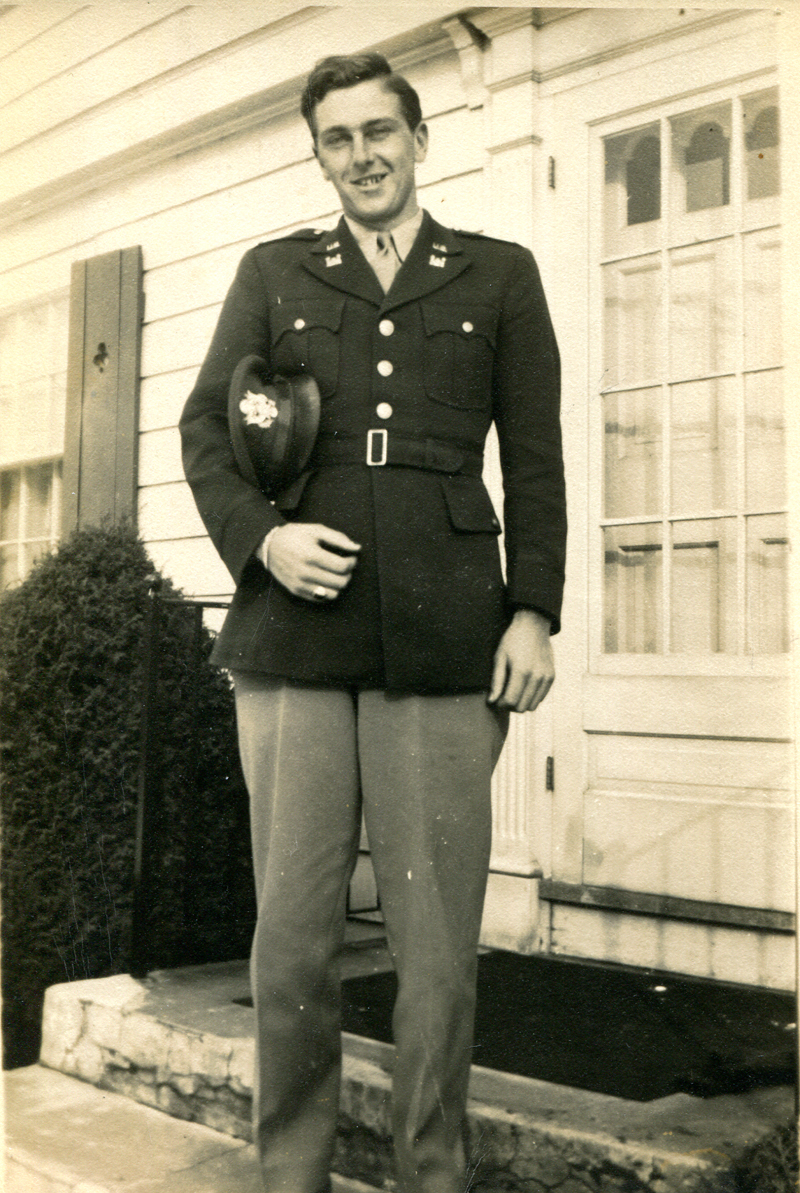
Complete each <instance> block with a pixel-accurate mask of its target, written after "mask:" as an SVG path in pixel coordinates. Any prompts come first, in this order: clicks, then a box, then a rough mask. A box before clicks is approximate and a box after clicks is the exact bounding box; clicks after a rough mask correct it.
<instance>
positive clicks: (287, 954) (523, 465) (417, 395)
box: [181, 54, 565, 1193]
mask: <svg viewBox="0 0 800 1193" xmlns="http://www.w3.org/2000/svg"><path fill="white" fill-rule="evenodd" d="M302 110H303V115H304V116H305V118H306V120H307V121H308V124H309V127H310V129H311V133H312V136H313V144H314V153H315V155H316V157H317V161H318V162H319V165H320V167H321V168H322V172H323V174H324V176H325V178H326V179H328V180H329V181H330V182H331V183H332V184H333V186H334V188H335V189H336V191H337V193H338V195H339V199H340V201H341V204H342V207H343V210H344V215H343V218H342V219H341V220H340V222H339V224H338V226H337V228H336V229H335V231H333V232H320V231H317V230H311V229H307V230H303V231H300V232H296V233H294V234H292V235H291V236H287V237H285V238H283V239H280V240H274V241H272V242H270V243H268V244H262V245H259V246H257V247H256V248H255V249H253V250H251V251H250V252H248V253H247V254H246V255H245V257H244V259H243V260H242V262H241V264H240V267H239V270H238V273H237V275H236V279H235V281H234V283H233V285H232V287H231V290H230V291H229V293H228V296H227V299H226V301H225V304H224V307H223V310H222V313H221V316H220V320H219V323H218V326H217V329H216V332H215V335H214V339H213V342H212V344H211V348H210V351H209V353H208V356H207V358H206V361H205V363H204V365H203V367H202V369H201V371H200V375H199V377H198V381H197V384H196V386H195V389H194V391H193V392H192V394H191V396H190V398H189V400H188V402H187V405H186V408H185V411H184V414H183V417H182V420H181V429H182V434H183V440H184V462H185V467H186V474H187V477H188V479H189V482H190V484H191V485H192V488H193V491H194V494H195V497H196V500H197V504H198V507H199V509H200V512H201V514H202V516H203V519H204V521H205V524H206V526H207V528H208V531H209V534H210V535H211V537H212V539H213V541H214V543H215V545H216V546H217V548H218V549H219V551H220V553H221V555H222V557H223V559H224V560H225V562H226V564H227V566H228V567H229V569H230V570H231V572H232V574H233V576H234V578H235V580H236V582H237V588H236V594H235V597H234V600H233V603H232V606H231V610H230V612H229V614H228V618H227V620H226V623H225V626H224V628H223V630H222V632H221V634H220V636H219V639H218V641H217V644H216V646H215V654H214V661H215V662H217V663H219V664H220V665H222V666H224V667H228V668H230V669H231V670H232V671H233V673H234V680H235V690H236V708H237V718H238V724H239V740H240V747H241V754H242V760H243V765H244V771H245V777H246V779H247V783H248V788H249V791H250V796H251V816H252V833H253V850H254V861H255V874H256V883H257V896H258V924H257V928H256V933H255V939H254V945H253V954H252V967H251V975H252V983H253V996H254V1003H255V1007H256V1016H257V1061H256V1069H257V1071H256V1080H255V1086H256V1090H255V1137H256V1141H257V1145H258V1150H259V1155H260V1159H261V1165H262V1173H263V1177H264V1182H265V1187H266V1189H267V1190H268V1193H276V1191H278V1190H280V1191H285V1193H321V1191H322V1190H327V1189H329V1187H330V1186H329V1177H328V1172H329V1166H330V1161H331V1156H332V1149H333V1140H334V1134H335V1126H336V1111H337V1106H338V1085H339V1075H340V1029H339V974H338V968H337V964H338V955H339V952H340V950H341V945H342V940H343V932H344V915H345V906H346V897H347V888H348V883H349V880H350V877H351V874H352V870H353V866H354V864H355V859H356V854H357V850H358V844H359V829H360V822H361V814H362V809H363V813H364V817H365V821H366V825H367V832H368V835H369V841H370V848H371V853H372V859H373V863H374V867H375V873H376V877H377V882H378V888H379V892H380V897H381V906H382V910H383V913H384V917H385V923H386V930H387V938H388V945H389V949H390V952H391V955H392V959H393V961H394V964H395V967H396V970H397V974H398V979H399V992H398V997H397V1002H396V1006H395V1011H394V1020H393V1025H394V1039H395V1044H396V1064H395V1069H394V1077H393V1130H394V1144H395V1151H396V1156H397V1166H398V1180H399V1188H400V1190H402V1193H463V1190H464V1188H465V1182H466V1177H465V1155H464V1143H463V1125H464V1114H465V1104H466V1095H467V1080H468V1075H469V1064H470V1050H471V1044H472V1026H473V1014H474V1002H475V978H476V956H477V945H478V933H479V927H480V920H481V911H482V905H483V898H484V892H485V885H486V878H487V872H488V862H489V850H490V831H491V811H490V779H491V773H492V768H493V766H494V764H495V762H496V759H497V756H498V753H499V751H500V748H501V746H502V742H503V739H504V735H505V731H506V727H507V718H508V710H510V709H513V710H516V711H518V712H524V711H526V710H529V709H533V708H535V707H536V705H537V704H538V703H539V702H540V701H541V700H542V699H543V698H544V696H545V695H546V693H547V691H548V690H549V688H550V685H551V683H552V681H553V661H552V653H551V647H550V635H551V633H552V632H555V631H556V630H557V628H558V617H559V609H560V602H561V589H562V583H563V557H564V535H565V513H564V487H563V468H562V460H561V442H560V430H559V421H558V392H559V369H558V353H557V349H556V344H555V341H554V337H553V333H552V329H551V325H550V320H549V317H548V313H547V307H546V303H545V299H544V295H543V292H542V289H541V284H540V281H539V277H538V273H537V270H536V266H535V264H534V262H533V258H532V257H531V255H530V253H529V252H527V250H524V249H522V248H520V247H519V246H517V245H513V244H509V243H505V242H501V241H496V240H490V239H488V238H484V237H481V236H477V235H475V234H467V233H460V232H453V231H451V230H448V229H445V228H443V227H441V226H439V225H438V224H437V223H436V222H435V221H434V220H433V219H432V218H431V217H430V215H429V214H427V213H424V212H422V211H421V210H420V209H419V207H418V204H417V197H416V189H415V166H416V163H418V162H421V161H423V159H424V158H425V155H426V152H427V148H428V131H427V128H426V126H425V124H424V123H423V122H422V118H421V110H420V106H419V100H418V98H417V95H416V93H415V92H414V91H413V89H412V88H411V87H410V86H409V84H408V83H407V82H406V81H405V80H404V79H402V78H400V77H399V76H397V75H394V74H393V73H391V72H390V68H389V66H388V64H387V63H386V61H385V59H383V58H382V57H380V56H379V55H377V54H365V55H359V56H356V57H351V58H330V59H325V60H324V61H323V62H321V63H320V64H318V65H317V67H316V68H315V70H314V71H313V72H312V74H311V75H310V76H309V79H308V82H307V86H306V90H305V93H304V96H303V108H302ZM249 353H257V354H258V355H260V356H262V357H263V358H265V359H266V360H267V361H268V364H269V368H270V370H271V371H272V373H273V374H279V375H282V376H291V375H296V374H298V373H302V372H308V373H310V374H312V375H313V377H314V378H315V379H316V382H317V384H318V386H319V389H320V392H321V397H322V409H321V418H320V427H319V434H318V437H317V441H316V445H315V448H314V453H313V455H312V457H311V461H310V464H309V467H308V468H307V469H306V471H305V472H304V473H303V475H302V476H301V477H300V478H299V479H298V480H296V481H295V482H293V483H292V484H290V485H289V487H288V488H287V489H285V490H284V491H283V492H282V493H280V494H279V495H278V497H277V498H276V499H275V501H274V504H273V503H272V502H270V501H268V500H267V498H266V497H265V496H264V495H263V494H262V493H261V492H260V491H259V490H258V489H256V488H254V487H253V486H252V485H249V484H248V483H247V482H245V481H244V480H242V478H241V476H240V475H239V473H238V471H237V469H236V465H235V460H234V455H233V452H232V450H231V442H230V438H229V434H228V429H227V424H226V413H225V411H226V396H227V390H228V385H229V382H230V379H231V375H232V373H233V370H234V369H235V367H236V365H237V363H238V362H239V361H240V360H241V359H242V358H243V357H244V356H246V355H247V354H249ZM492 421H494V423H495V424H496V427H497V432H498V436H499V443H500V457H501V464H502V469H503V477H504V491H505V493H504V509H505V551H506V560H507V583H505V584H504V582H503V577H502V572H501V567H500V559H499V550H498V537H497V536H498V533H499V530H500V526H499V522H498V519H497V517H496V516H495V513H494V510H493V508H492V505H491V502H490V500H489V497H488V494H487V492H486V490H485V488H484V486H483V482H482V480H481V464H482V451H483V445H484V440H485V438H486V434H487V431H488V430H489V427H490V424H491V423H492Z"/></svg>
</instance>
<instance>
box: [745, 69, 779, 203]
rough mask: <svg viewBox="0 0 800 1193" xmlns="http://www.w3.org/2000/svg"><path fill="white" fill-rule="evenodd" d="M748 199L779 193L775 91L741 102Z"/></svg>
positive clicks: (762, 92)
mask: <svg viewBox="0 0 800 1193" xmlns="http://www.w3.org/2000/svg"><path fill="white" fill-rule="evenodd" d="M742 116H743V121H744V149H745V161H746V163H747V199H748V201H749V200H752V199H765V198H768V197H769V196H770V195H778V194H780V189H781V182H780V148H779V146H780V129H779V125H778V93H777V90H775V89H772V90H770V91H761V92H759V93H757V94H756V95H748V96H746V97H745V99H743V100H742Z"/></svg>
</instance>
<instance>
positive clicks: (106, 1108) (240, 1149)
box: [0, 1065, 383, 1193]
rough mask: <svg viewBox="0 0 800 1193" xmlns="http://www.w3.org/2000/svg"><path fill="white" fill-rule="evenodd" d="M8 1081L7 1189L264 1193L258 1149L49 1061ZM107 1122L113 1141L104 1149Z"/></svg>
mask: <svg viewBox="0 0 800 1193" xmlns="http://www.w3.org/2000/svg"><path fill="white" fill-rule="evenodd" d="M3 1082H4V1086H5V1094H6V1119H5V1146H4V1155H3V1163H2V1169H1V1171H2V1176H0V1187H2V1188H3V1189H4V1190H6V1193H135V1191H136V1190H138V1189H140V1188H142V1187H144V1186H146V1188H147V1189H148V1190H151V1191H152V1193H172V1191H173V1188H174V1186H175V1185H176V1183H179V1185H180V1189H181V1191H182V1193H189V1191H190V1190H192V1191H193V1193H208V1191H209V1190H211V1189H213V1190H223V1191H225V1193H228V1191H232V1190H236V1193H260V1190H261V1188H262V1186H261V1178H260V1174H259V1172H258V1161H257V1158H256V1154H255V1148H253V1146H252V1145H249V1144H244V1143H242V1142H241V1141H240V1140H234V1139H231V1138H230V1137H229V1136H227V1135H221V1134H220V1133H219V1132H217V1131H214V1130H213V1129H212V1128H210V1127H205V1126H202V1125H200V1124H197V1123H181V1122H179V1121H178V1120H177V1119H172V1118H170V1116H168V1115H164V1114H161V1113H160V1112H158V1111H155V1110H153V1109H152V1108H151V1107H148V1106H143V1105H141V1104H140V1103H137V1102H132V1101H131V1100H130V1099H128V1098H125V1097H123V1096H122V1095H121V1094H115V1093H110V1092H104V1091H101V1090H98V1089H96V1088H94V1087H93V1086H90V1085H88V1084H87V1083H85V1082H83V1081H80V1080H79V1079H78V1078H75V1077H67V1076H66V1075H65V1074H63V1073H57V1072H56V1071H54V1070H48V1069H45V1068H43V1067H42V1066H38V1065H32V1066H29V1067H28V1068H27V1069H16V1070H12V1071H11V1072H8V1073H6V1074H4V1076H3ZM115 1103H116V1104H115ZM153 1116H155V1117H153ZM99 1124H102V1127H101V1129H103V1130H104V1131H105V1133H106V1136H107V1137H106V1139H105V1140H104V1144H105V1146H103V1147H102V1148H99V1149H98V1147H97V1142H98V1141H97V1129H98V1125H99ZM136 1137H141V1138H144V1139H146V1140H147V1143H148V1152H149V1154H148V1156H147V1157H146V1159H145V1160H144V1162H143V1160H142V1157H141V1156H137V1155H136V1154H135V1149H133V1148H131V1146H130V1142H129V1141H130V1140H131V1139H132V1138H136ZM65 1140H68V1143H65V1142H64V1141H65ZM176 1157H177V1159H176ZM111 1171H113V1177H111V1176H110V1172H111ZM331 1183H332V1193H383V1191H381V1190H378V1189H376V1187H375V1186H374V1185H369V1184H365V1183H364V1182H363V1181H357V1180H350V1179H348V1178H346V1177H342V1176H339V1175H337V1174H335V1173H332V1174H331Z"/></svg>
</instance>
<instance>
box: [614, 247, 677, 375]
mask: <svg viewBox="0 0 800 1193" xmlns="http://www.w3.org/2000/svg"><path fill="white" fill-rule="evenodd" d="M604 280H605V314H606V318H605V333H606V334H605V368H606V381H607V383H608V384H610V385H612V386H615V387H616V386H622V385H632V384H636V382H638V381H651V380H653V379H654V378H656V377H658V374H659V370H660V365H661V344H662V342H663V319H662V315H661V265H660V262H659V258H658V257H656V256H651V257H638V258H637V259H636V260H634V261H624V262H622V263H620V264H616V265H607V266H606V267H605V270H604Z"/></svg>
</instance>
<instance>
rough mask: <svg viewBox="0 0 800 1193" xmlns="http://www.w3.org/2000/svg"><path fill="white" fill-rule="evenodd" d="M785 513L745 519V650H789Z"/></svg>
mask: <svg viewBox="0 0 800 1193" xmlns="http://www.w3.org/2000/svg"><path fill="white" fill-rule="evenodd" d="M788 563H789V540H788V538H787V534H786V515H785V514H772V515H768V516H761V517H757V518H748V519H747V651H748V653H749V654H781V653H784V652H786V651H788V649H789V610H788V583H787V580H788Z"/></svg>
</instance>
